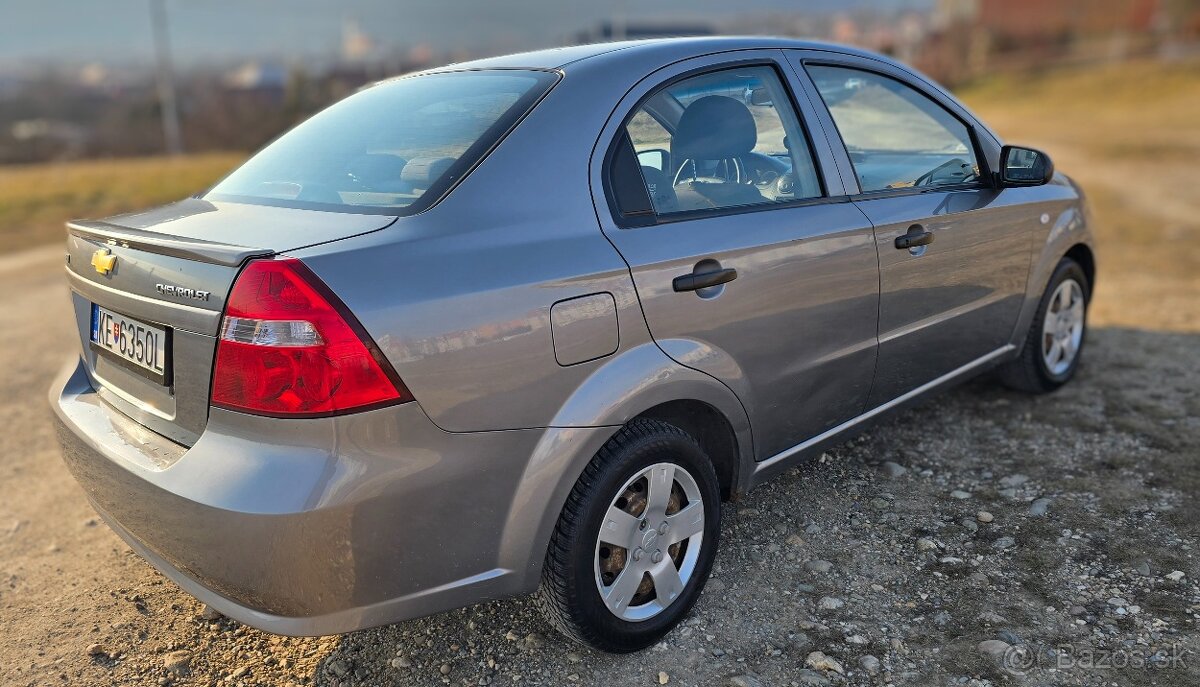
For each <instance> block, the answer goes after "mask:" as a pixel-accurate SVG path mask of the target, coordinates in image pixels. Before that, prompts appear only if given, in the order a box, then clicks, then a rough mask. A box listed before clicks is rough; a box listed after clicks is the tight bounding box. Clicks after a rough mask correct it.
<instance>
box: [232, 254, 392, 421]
mask: <svg viewBox="0 0 1200 687" xmlns="http://www.w3.org/2000/svg"><path fill="white" fill-rule="evenodd" d="M411 400H413V399H412V395H411V394H409V392H408V389H406V388H405V387H404V384H403V382H401V381H400V378H399V377H398V376H397V375H396V373H395V371H394V370H393V369H392V367H391V365H390V364H389V363H388V362H387V360H386V359H385V358H384V357H383V355H382V354H381V353H380V352H379V349H378V348H377V347H376V346H375V343H374V342H373V341H371V338H370V336H368V335H367V333H366V331H364V330H363V328H362V326H361V325H360V324H359V323H358V321H357V320H356V319H355V318H354V316H353V315H352V314H350V312H349V311H347V310H346V307H345V305H343V304H342V303H341V301H340V300H338V298H337V297H336V296H335V295H334V294H333V293H332V292H331V291H330V290H329V288H328V287H327V286H325V284H324V283H323V282H322V281H321V280H320V279H319V278H318V277H317V276H316V275H315V274H313V273H312V271H311V270H309V269H308V268H307V267H305V266H304V264H303V263H302V262H300V261H299V260H296V259H294V258H283V259H277V260H270V259H264V260H252V261H251V262H250V263H249V264H247V265H246V267H245V269H243V270H242V273H241V274H240V275H238V278H237V281H235V282H234V284H233V289H232V291H231V292H230V294H229V299H228V300H227V301H226V304H225V317H224V318H223V319H222V321H221V331H220V334H219V339H218V341H217V356H216V363H215V365H214V367H213V381H212V404H213V405H214V406H217V407H219V408H227V409H229V410H236V411H239V412H244V413H253V414H257V415H270V416H273V417H319V416H325V415H337V414H341V413H345V412H350V411H355V410H366V409H368V408H372V407H378V406H383V405H388V404H392V403H403V402H406V401H411Z"/></svg>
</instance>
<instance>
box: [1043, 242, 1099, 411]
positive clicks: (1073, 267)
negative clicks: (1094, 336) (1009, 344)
mask: <svg viewBox="0 0 1200 687" xmlns="http://www.w3.org/2000/svg"><path fill="white" fill-rule="evenodd" d="M1068 279H1073V280H1074V281H1075V283H1077V284H1079V288H1080V290H1081V291H1082V292H1083V305H1084V307H1083V335H1082V338H1081V339H1080V341H1079V350H1077V351H1076V352H1075V358H1074V359H1073V360H1072V361H1071V364H1070V366H1068V367H1067V369H1066V370H1064V371H1063V372H1062V374H1057V375H1056V374H1054V373H1053V372H1051V370H1050V368H1049V367H1047V366H1046V361H1045V359H1044V358H1043V356H1042V340H1043V337H1044V335H1045V328H1046V311H1047V310H1049V309H1050V299H1051V297H1052V296H1053V295H1054V292H1055V290H1057V289H1058V287H1059V285H1060V284H1062V283H1063V282H1064V281H1066V280H1068ZM1091 300H1092V292H1091V285H1090V284H1088V280H1087V275H1086V274H1084V272H1083V268H1082V267H1080V266H1079V263H1077V262H1075V261H1074V260H1071V259H1069V258H1068V259H1064V260H1063V261H1062V262H1060V263H1059V265H1058V267H1057V268H1056V269H1055V270H1054V274H1053V275H1052V276H1051V278H1050V283H1049V284H1048V285H1047V286H1046V290H1045V292H1043V293H1042V300H1041V302H1040V303H1039V304H1038V309H1037V314H1036V315H1035V316H1034V317H1035V319H1034V322H1033V335H1034V345H1035V348H1034V353H1035V355H1034V361H1033V362H1034V365H1035V366H1036V368H1037V372H1038V376H1039V377H1041V379H1042V381H1043V382H1044V383H1045V384H1046V386H1047V387H1048V388H1050V389H1057V388H1058V387H1060V386H1062V385H1063V384H1066V383H1067V382H1068V381H1070V379H1071V378H1072V377H1074V376H1075V371H1076V370H1077V369H1078V368H1079V362H1080V360H1082V359H1083V349H1084V347H1085V345H1086V344H1087V335H1088V306H1089V305H1090V304H1091Z"/></svg>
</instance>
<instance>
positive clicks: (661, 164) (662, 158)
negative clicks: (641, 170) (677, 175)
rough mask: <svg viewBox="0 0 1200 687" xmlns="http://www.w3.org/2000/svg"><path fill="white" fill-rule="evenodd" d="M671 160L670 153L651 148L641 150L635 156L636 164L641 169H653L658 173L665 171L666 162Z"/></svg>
mask: <svg viewBox="0 0 1200 687" xmlns="http://www.w3.org/2000/svg"><path fill="white" fill-rule="evenodd" d="M670 158H671V153H669V152H667V151H666V150H664V149H662V148H651V149H649V150H643V151H641V152H640V153H638V154H637V159H638V164H639V165H641V166H643V167H653V168H654V169H657V170H658V171H660V172H666V171H667V160H669V159H670Z"/></svg>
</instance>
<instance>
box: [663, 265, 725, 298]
mask: <svg viewBox="0 0 1200 687" xmlns="http://www.w3.org/2000/svg"><path fill="white" fill-rule="evenodd" d="M734 279H737V270H735V269H733V268H732V267H726V268H725V269H722V270H714V271H712V272H701V273H700V274H696V273H695V272H693V273H691V274H683V275H680V276H678V277H675V279H674V280H672V281H671V287H672V288H674V289H675V290H676V291H680V292H682V291H696V290H698V289H706V288H708V287H710V286H718V285H720V284H725V283H728V282H731V281H733V280H734Z"/></svg>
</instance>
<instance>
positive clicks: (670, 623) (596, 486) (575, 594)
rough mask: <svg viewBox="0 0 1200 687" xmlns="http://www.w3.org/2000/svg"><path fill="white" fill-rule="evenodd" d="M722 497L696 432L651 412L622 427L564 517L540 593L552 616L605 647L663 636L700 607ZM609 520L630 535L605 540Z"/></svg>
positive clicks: (612, 528) (564, 628) (570, 633)
mask: <svg viewBox="0 0 1200 687" xmlns="http://www.w3.org/2000/svg"><path fill="white" fill-rule="evenodd" d="M668 472H670V473H671V475H672V479H671V482H670V485H669V489H665V488H664V486H665V485H666V482H665V481H664V480H665V477H664V476H665V475H666V474H667V473H668ZM651 480H654V483H651ZM639 489H642V490H644V491H639ZM664 494H667V495H669V496H664ZM720 498H721V493H720V487H719V484H718V482H717V476H716V472H715V471H714V469H713V465H712V462H711V461H710V460H709V458H708V456H707V455H705V453H704V450H703V449H702V448H701V447H700V444H699V443H698V442H697V441H696V440H695V439H694V438H693V437H692V436H690V435H689V434H688V433H686V432H684V431H683V430H681V429H679V428H678V427H675V426H674V425H670V424H667V423H665V422H661V421H658V420H649V419H637V420H633V421H632V422H630V423H629V424H627V425H626V426H624V427H622V428H621V430H620V431H618V432H617V433H616V434H615V435H614V436H613V437H612V438H611V439H609V440H608V442H607V443H606V444H604V446H603V447H602V448H601V449H600V451H599V452H598V453H597V454H596V456H595V457H594V458H592V460H591V462H590V463H588V465H587V467H586V468H584V471H583V474H582V475H581V476H580V477H579V480H578V481H577V482H576V483H575V487H574V488H573V489H572V490H571V494H570V495H569V496H568V497H567V502H566V505H565V506H564V507H563V510H562V514H561V515H560V516H559V519H558V524H557V525H556V527H555V529H554V534H553V535H552V537H551V540H550V546H549V549H548V550H547V552H546V561H545V564H544V566H543V568H542V584H541V587H540V588H539V590H538V594H537V603H538V606H539V607H540V608H541V609H542V612H543V613H544V614H545V616H546V618H547V620H549V621H550V623H551V624H552V625H554V626H555V627H556V628H558V630H559V631H561V632H562V633H563V634H565V635H566V636H567V637H569V638H571V639H573V640H575V641H577V642H579V643H581V644H585V645H588V646H590V647H593V648H596V649H599V650H601V651H607V652H612V653H628V652H631V651H638V650H640V649H644V648H646V647H648V646H650V645H652V644H654V643H655V642H657V641H658V640H659V639H661V638H662V637H663V635H665V634H667V632H669V631H670V630H671V629H672V628H673V627H675V625H677V624H678V623H679V622H680V621H681V620H682V619H683V618H684V616H686V615H687V613H688V611H689V610H691V607H692V605H693V604H695V603H696V600H697V599H698V598H699V597H700V592H701V591H702V590H703V588H704V583H705V582H706V581H707V580H708V576H709V573H710V572H711V571H712V563H713V559H714V557H715V555H716V550H717V539H718V535H719V533H720V519H721V503H720ZM664 499H665V501H666V505H665V506H661V504H662V503H663V501H664ZM697 501H699V504H698V505H699V506H700V507H699V508H698V509H695V508H693V509H691V510H688V509H689V508H691V507H693V506H695V505H697ZM613 509H617V510H620V511H621V512H620V513H618V512H616V511H615V510H613ZM698 514H702V515H703V522H702V523H700V522H697V518H696V516H697V515H698ZM674 515H678V516H679V517H678V518H674V519H672V516H674ZM626 516H627V517H626ZM655 522H657V523H658V524H659V525H660V526H661V529H660V527H655V526H654V523H655ZM618 523H620V525H623V526H624V527H618V526H617V524H618ZM602 525H603V526H605V528H606V529H605V532H606V534H605V537H609V538H610V539H621V542H617V543H612V542H611V541H610V539H604V540H602V537H601V527H602ZM618 532H619V533H620V534H619V535H618V534H616V533H618ZM626 535H628V536H626ZM685 535H686V536H687V538H686V539H683V540H682V541H679V542H678V543H672V542H673V540H674V539H676V538H678V537H681V536H685ZM621 543H624V544H625V546H620V545H619V544H621ZM668 567H669V568H670V570H674V571H675V574H674V577H672V576H671V574H670V571H669V570H668ZM622 575H625V576H622ZM660 581H661V582H660ZM647 583H649V584H650V585H651V587H652V588H651V589H649V590H647V589H645V587H646V585H647ZM660 587H661V588H662V589H663V590H664V592H665V593H664V594H663V598H662V599H660V598H659V595H660V592H659V588H660ZM680 587H682V588H680ZM602 590H604V591H602ZM605 592H607V593H606V595H605V596H602V593H605ZM626 597H628V598H626ZM606 599H608V601H607V602H606ZM621 599H624V601H625V604H624V605H622V604H621V602H620V600H621ZM610 603H611V604H612V605H613V608H610V605H609V604H610ZM618 613H620V614H621V615H618Z"/></svg>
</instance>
